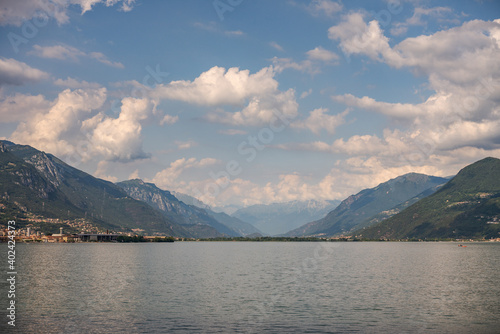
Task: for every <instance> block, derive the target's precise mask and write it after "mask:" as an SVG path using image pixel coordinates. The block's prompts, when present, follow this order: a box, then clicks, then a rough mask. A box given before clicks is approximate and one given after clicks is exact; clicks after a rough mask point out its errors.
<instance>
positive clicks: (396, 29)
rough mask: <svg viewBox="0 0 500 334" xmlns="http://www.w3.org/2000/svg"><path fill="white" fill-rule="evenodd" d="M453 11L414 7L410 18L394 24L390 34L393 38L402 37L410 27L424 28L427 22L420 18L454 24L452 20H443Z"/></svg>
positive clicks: (439, 8) (443, 8) (446, 8)
mask: <svg viewBox="0 0 500 334" xmlns="http://www.w3.org/2000/svg"><path fill="white" fill-rule="evenodd" d="M452 12H453V10H452V9H451V8H449V7H433V8H422V7H415V8H414V10H413V15H412V17H410V18H408V19H407V20H406V21H404V22H395V23H394V24H393V27H392V28H391V34H393V35H395V36H399V35H402V34H404V33H406V32H407V30H408V27H410V26H426V25H427V20H425V21H424V20H422V17H425V16H429V17H432V18H436V19H438V20H439V21H441V22H442V21H451V22H455V20H453V19H445V18H444V17H445V15H446V14H451V13H452Z"/></svg>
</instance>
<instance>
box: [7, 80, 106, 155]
mask: <svg viewBox="0 0 500 334" xmlns="http://www.w3.org/2000/svg"><path fill="white" fill-rule="evenodd" d="M105 100H106V89H105V88H100V89H97V90H81V89H79V90H75V91H71V90H69V89H66V90H64V91H63V92H61V93H60V94H59V95H58V97H57V99H56V100H55V101H54V102H53V103H52V104H51V106H50V108H48V110H47V111H46V112H39V113H37V114H36V115H35V116H34V117H32V118H31V119H29V120H26V121H25V122H21V123H20V124H19V126H18V127H17V129H16V130H15V131H14V133H13V134H12V136H11V139H12V140H13V141H14V142H16V143H22V144H28V145H32V146H34V147H36V148H38V149H41V150H45V151H47V152H51V153H53V154H55V155H61V156H64V155H68V154H72V153H73V152H74V151H75V144H73V143H74V141H75V137H78V134H79V133H80V128H81V125H82V121H81V120H82V119H85V117H86V115H89V114H90V113H91V111H92V110H95V109H97V108H100V107H101V106H102V105H103V103H104V101H105Z"/></svg>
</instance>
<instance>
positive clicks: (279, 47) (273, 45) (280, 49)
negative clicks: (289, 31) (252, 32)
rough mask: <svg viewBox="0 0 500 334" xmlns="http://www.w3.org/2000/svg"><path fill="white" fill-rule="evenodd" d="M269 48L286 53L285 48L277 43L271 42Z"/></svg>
mask: <svg viewBox="0 0 500 334" xmlns="http://www.w3.org/2000/svg"><path fill="white" fill-rule="evenodd" d="M269 46H271V47H272V48H274V49H276V50H278V51H281V52H283V51H285V50H284V49H283V47H282V46H281V45H279V44H278V43H276V42H269Z"/></svg>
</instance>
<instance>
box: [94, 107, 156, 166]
mask: <svg viewBox="0 0 500 334" xmlns="http://www.w3.org/2000/svg"><path fill="white" fill-rule="evenodd" d="M153 109H154V105H153V104H152V103H151V101H149V100H147V99H134V98H130V97H128V98H124V99H122V106H121V111H120V115H119V116H118V118H109V117H105V116H103V115H102V114H99V115H97V116H96V117H97V120H99V122H98V123H97V125H96V126H95V129H94V130H93V133H92V135H91V137H90V143H91V145H92V150H93V151H94V152H96V153H98V154H99V155H102V156H104V157H105V159H106V160H111V161H114V160H117V161H129V160H135V159H143V158H147V157H148V155H147V154H146V153H144V152H143V150H142V140H141V131H142V125H141V121H144V120H145V119H147V118H148V117H149V115H150V114H151V113H152V111H153ZM94 121H95V119H94Z"/></svg>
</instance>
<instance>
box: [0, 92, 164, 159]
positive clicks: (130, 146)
mask: <svg viewBox="0 0 500 334" xmlns="http://www.w3.org/2000/svg"><path fill="white" fill-rule="evenodd" d="M21 98H22V100H21ZM106 98H107V92H106V89H105V88H97V89H90V88H88V89H75V90H70V89H66V90H64V91H63V92H61V93H59V95H58V97H57V98H56V99H55V100H54V101H46V100H45V99H44V98H43V96H37V97H29V98H27V97H26V96H19V97H13V98H11V99H12V102H10V104H12V105H16V104H19V105H17V106H16V108H17V109H19V108H22V107H23V106H24V105H25V104H27V103H28V104H30V105H33V104H35V103H39V104H38V107H37V108H35V109H34V111H33V112H32V113H31V114H30V115H29V116H30V117H29V118H28V117H27V116H25V117H24V118H23V119H22V120H21V122H20V123H19V125H18V127H17V129H16V130H15V131H14V133H13V134H12V136H11V138H10V139H11V140H12V141H14V142H17V143H22V144H28V145H32V146H34V147H36V148H38V149H41V150H45V151H47V152H51V153H52V154H55V155H56V156H58V157H60V158H62V159H64V160H66V161H67V162H69V163H71V164H76V163H80V162H82V161H88V160H89V159H94V158H96V159H101V160H104V161H120V162H127V161H132V160H136V159H144V158H147V157H149V155H148V154H146V153H145V152H144V151H143V149H142V137H141V134H142V122H144V121H145V120H146V119H148V118H149V117H150V116H151V115H152V114H153V113H154V111H155V107H156V105H155V103H154V102H153V101H151V100H149V99H135V98H124V99H122V101H121V108H120V113H119V115H118V117H116V118H114V117H110V116H107V115H105V114H104V113H102V112H99V110H100V109H101V108H102V106H103V105H104V103H105V101H106ZM20 101H22V102H20ZM8 103H9V101H7V102H5V105H7V106H8ZM23 103H24V104H23ZM4 110H5V106H4V104H3V103H2V104H1V105H0V111H1V112H2V113H4ZM15 120H17V119H15Z"/></svg>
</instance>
